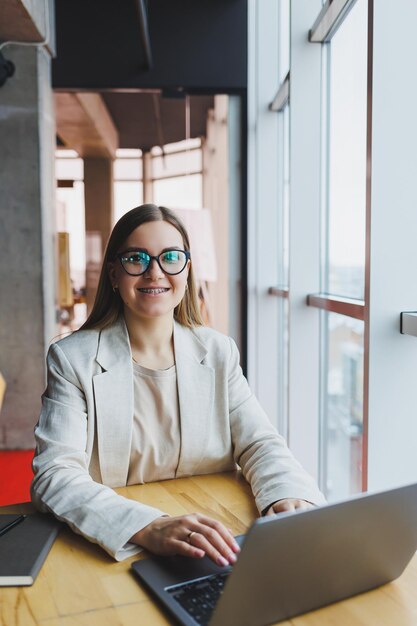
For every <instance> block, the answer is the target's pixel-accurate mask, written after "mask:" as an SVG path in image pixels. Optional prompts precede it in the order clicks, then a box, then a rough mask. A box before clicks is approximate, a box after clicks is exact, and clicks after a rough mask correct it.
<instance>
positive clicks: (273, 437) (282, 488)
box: [228, 338, 325, 513]
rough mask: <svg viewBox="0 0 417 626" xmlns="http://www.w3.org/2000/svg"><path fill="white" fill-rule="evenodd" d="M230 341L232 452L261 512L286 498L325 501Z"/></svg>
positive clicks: (232, 342)
mask: <svg viewBox="0 0 417 626" xmlns="http://www.w3.org/2000/svg"><path fill="white" fill-rule="evenodd" d="M229 341H230V357H229V367H228V386H229V419H230V425H231V432H232V442H233V455H234V460H235V462H236V463H237V464H238V465H240V467H241V468H242V472H243V475H244V476H245V478H246V480H247V481H248V482H249V484H250V485H251V488H252V492H253V495H254V497H255V501H256V506H257V508H258V510H259V512H260V513H261V512H262V511H263V510H264V509H265V508H267V507H269V506H270V505H271V504H272V503H273V502H276V501H277V500H282V499H284V498H298V499H301V500H307V501H308V502H311V503H313V504H316V505H318V504H323V503H324V502H325V498H324V496H323V494H322V493H321V491H320V490H319V488H318V486H317V484H316V482H315V481H314V479H313V478H312V477H311V476H310V475H309V474H308V473H307V472H306V471H305V470H304V469H303V467H302V466H301V465H300V463H299V462H298V461H297V460H296V459H295V458H294V456H293V455H292V453H291V452H290V450H289V448H288V447H287V444H286V442H285V440H284V438H283V437H282V436H281V435H279V434H278V432H277V430H276V429H275V428H274V426H273V425H272V424H271V422H270V421H269V419H268V417H267V415H266V413H265V412H264V410H263V409H262V407H261V406H260V404H259V402H258V400H257V399H256V398H255V396H254V395H253V393H252V392H251V390H250V388H249V385H248V383H247V380H246V378H245V377H244V376H243V373H242V369H241V367H240V365H239V352H238V349H237V347H236V344H235V343H234V341H233V340H232V339H230V338H229Z"/></svg>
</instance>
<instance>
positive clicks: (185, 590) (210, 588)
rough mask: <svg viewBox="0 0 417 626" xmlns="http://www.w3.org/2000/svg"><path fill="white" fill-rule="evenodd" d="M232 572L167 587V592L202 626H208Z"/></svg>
mask: <svg viewBox="0 0 417 626" xmlns="http://www.w3.org/2000/svg"><path fill="white" fill-rule="evenodd" d="M229 574H230V572H226V573H221V574H213V576H207V578H199V579H198V580H193V581H192V582H187V583H182V584H181V585H175V586H174V587H167V588H166V589H165V591H167V592H168V593H170V594H171V595H172V597H173V598H174V599H175V600H176V601H177V602H178V604H180V605H181V606H182V608H183V609H184V610H185V611H187V613H188V614H189V615H191V617H192V618H193V619H194V620H195V621H196V622H197V624H200V625H201V626H208V623H209V621H210V618H211V614H212V613H213V609H214V607H215V606H216V604H217V602H218V600H219V598H220V596H221V594H222V593H223V587H224V585H225V583H226V580H227V577H228V576H229Z"/></svg>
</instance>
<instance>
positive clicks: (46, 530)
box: [0, 513, 60, 587]
mask: <svg viewBox="0 0 417 626" xmlns="http://www.w3.org/2000/svg"><path fill="white" fill-rule="evenodd" d="M16 517H18V516H17V515H1V514H0V529H1V528H2V527H4V526H5V525H6V523H9V522H11V521H12V520H13V519H15V518H16ZM59 528H60V523H59V522H58V521H57V520H56V519H55V518H54V517H52V516H51V515H48V514H46V513H32V514H30V515H27V516H26V518H25V519H24V520H23V521H22V522H20V524H17V525H16V526H14V527H13V528H11V529H10V530H9V531H8V532H6V533H5V534H4V535H1V536H0V586H2V587H5V586H21V585H32V584H33V582H34V580H35V578H36V576H37V574H38V572H39V570H40V568H41V566H42V564H43V562H44V561H45V559H46V557H47V555H48V552H49V550H50V549H51V546H52V544H53V542H54V541H55V538H56V536H57V534H58V531H59Z"/></svg>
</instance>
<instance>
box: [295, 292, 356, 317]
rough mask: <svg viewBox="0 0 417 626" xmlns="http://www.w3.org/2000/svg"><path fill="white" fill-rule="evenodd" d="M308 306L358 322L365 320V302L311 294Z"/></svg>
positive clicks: (322, 294) (308, 297) (324, 294)
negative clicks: (351, 318)
mask: <svg viewBox="0 0 417 626" xmlns="http://www.w3.org/2000/svg"><path fill="white" fill-rule="evenodd" d="M306 302H307V305H308V306H314V307H316V308H318V309H323V310H324V311H329V312H331V313H338V314H339V315H346V316H347V317H353V318H355V319H357V320H361V321H364V319H365V300H357V299H355V298H345V297H343V296H333V295H330V294H326V293H311V294H308V296H307V299H306Z"/></svg>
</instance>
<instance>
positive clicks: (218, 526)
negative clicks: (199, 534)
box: [197, 515, 240, 552]
mask: <svg viewBox="0 0 417 626" xmlns="http://www.w3.org/2000/svg"><path fill="white" fill-rule="evenodd" d="M197 519H198V521H199V522H202V523H203V524H206V525H207V526H209V527H210V528H212V529H213V530H215V531H216V532H217V533H218V534H219V535H220V537H222V539H223V541H225V542H226V543H227V545H228V547H229V548H230V549H231V550H232V551H233V552H240V547H239V544H238V543H237V541H236V539H235V538H234V537H233V533H232V531H231V530H230V529H229V528H226V526H224V525H223V524H222V523H221V522H219V521H217V520H215V519H212V518H211V517H206V516H205V515H199V516H198V518H197Z"/></svg>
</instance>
